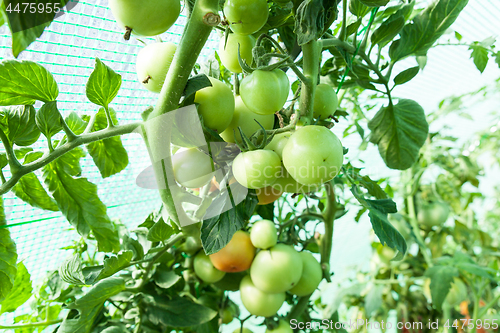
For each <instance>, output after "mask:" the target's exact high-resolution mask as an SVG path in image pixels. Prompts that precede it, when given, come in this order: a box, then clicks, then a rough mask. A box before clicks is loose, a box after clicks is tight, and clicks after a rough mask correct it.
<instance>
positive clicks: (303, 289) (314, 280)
mask: <svg viewBox="0 0 500 333" xmlns="http://www.w3.org/2000/svg"><path fill="white" fill-rule="evenodd" d="M299 255H300V258H301V259H302V276H301V277H300V280H299V282H298V283H297V284H296V285H295V286H294V287H293V288H292V289H290V290H289V291H288V292H290V293H291V294H294V295H297V296H306V295H309V294H311V293H312V292H313V291H315V290H316V288H318V286H319V283H320V282H321V280H322V279H323V270H322V269H321V265H320V263H319V262H318V261H317V260H316V258H314V256H313V255H312V253H310V252H306V251H302V252H299Z"/></svg>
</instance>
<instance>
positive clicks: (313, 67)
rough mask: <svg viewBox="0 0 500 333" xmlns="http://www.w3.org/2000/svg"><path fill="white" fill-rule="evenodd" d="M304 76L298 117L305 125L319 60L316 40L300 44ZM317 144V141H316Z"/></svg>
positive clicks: (309, 118) (315, 83)
mask: <svg viewBox="0 0 500 333" xmlns="http://www.w3.org/2000/svg"><path fill="white" fill-rule="evenodd" d="M302 55H303V62H304V77H305V79H304V80H303V81H302V87H301V93H300V103H299V110H300V119H301V120H302V121H303V122H304V123H305V124H306V125H307V124H310V123H311V120H312V116H313V102H314V92H315V90H316V85H317V83H318V73H319V60H320V55H321V49H320V45H319V43H318V41H310V42H309V43H306V44H304V45H302ZM318 144H319V143H318Z"/></svg>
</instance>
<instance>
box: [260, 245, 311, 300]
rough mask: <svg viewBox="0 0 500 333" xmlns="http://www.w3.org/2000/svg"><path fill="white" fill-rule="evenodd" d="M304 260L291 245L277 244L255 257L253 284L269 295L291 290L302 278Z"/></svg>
mask: <svg viewBox="0 0 500 333" xmlns="http://www.w3.org/2000/svg"><path fill="white" fill-rule="evenodd" d="M301 263H302V259H301V257H300V255H299V253H298V252H297V251H296V250H295V249H294V248H293V247H292V246H290V245H285V244H276V245H275V246H273V247H271V248H270V249H269V250H262V251H260V252H259V253H257V255H256V256H255V259H254V260H253V263H252V266H251V267H250V276H251V277H252V282H253V283H254V284H255V286H256V287H257V288H259V289H260V290H262V291H265V292H267V293H280V292H285V291H287V290H290V289H291V288H292V287H294V286H295V285H296V284H297V283H298V282H299V280H300V277H301V276H302V264H301Z"/></svg>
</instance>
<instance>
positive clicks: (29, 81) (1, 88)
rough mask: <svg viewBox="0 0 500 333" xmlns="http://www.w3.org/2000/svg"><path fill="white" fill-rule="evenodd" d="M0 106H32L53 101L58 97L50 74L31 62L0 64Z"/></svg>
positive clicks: (57, 91) (13, 61)
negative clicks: (36, 103)
mask: <svg viewBox="0 0 500 333" xmlns="http://www.w3.org/2000/svg"><path fill="white" fill-rule="evenodd" d="M0 82H2V85H0V105H4V106H8V105H32V104H35V101H37V100H38V101H42V102H51V101H55V100H56V98H57V96H58V95H59V89H58V88H57V83H56V80H55V79H54V77H53V76H52V74H50V72H49V71H48V70H47V69H45V67H43V66H42V65H39V64H37V63H35V62H33V61H27V60H23V61H17V60H4V61H2V62H0Z"/></svg>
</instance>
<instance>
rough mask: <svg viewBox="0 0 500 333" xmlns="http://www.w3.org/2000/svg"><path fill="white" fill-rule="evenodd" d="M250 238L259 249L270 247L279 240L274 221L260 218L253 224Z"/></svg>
mask: <svg viewBox="0 0 500 333" xmlns="http://www.w3.org/2000/svg"><path fill="white" fill-rule="evenodd" d="M250 240H251V241H252V244H253V246H255V247H256V248H258V249H268V248H270V247H272V246H274V245H276V242H277V241H278V231H277V230H276V226H275V225H274V223H273V222H272V221H269V220H260V221H257V222H255V223H254V224H253V226H252V229H251V230H250Z"/></svg>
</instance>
